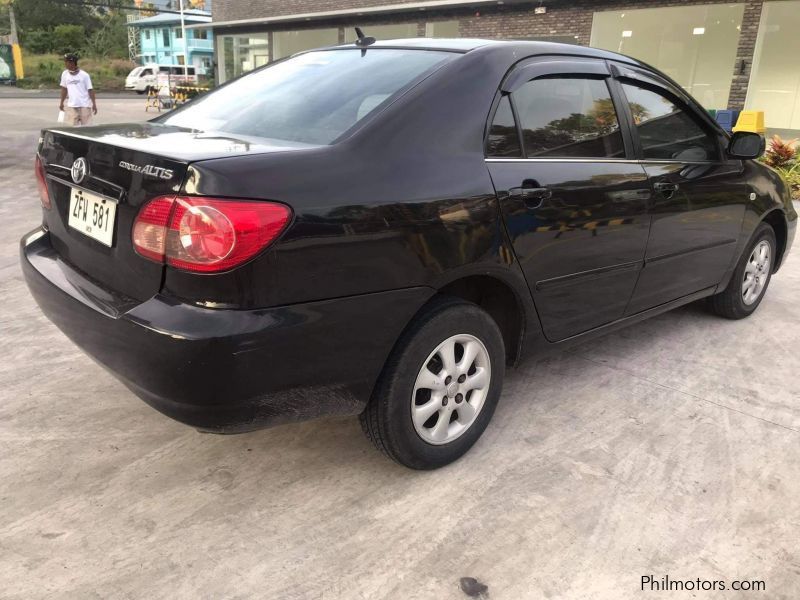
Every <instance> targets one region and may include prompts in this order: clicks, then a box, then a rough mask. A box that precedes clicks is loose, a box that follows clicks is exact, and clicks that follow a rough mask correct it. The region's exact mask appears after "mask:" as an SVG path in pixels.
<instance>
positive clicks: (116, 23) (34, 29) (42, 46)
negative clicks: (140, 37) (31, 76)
mask: <svg viewBox="0 0 800 600" xmlns="http://www.w3.org/2000/svg"><path fill="white" fill-rule="evenodd" d="M0 1H2V0H0ZM104 1H105V2H107V6H84V5H81V4H80V3H76V2H67V1H63V0H62V1H58V0H14V8H15V11H16V15H17V24H18V27H19V34H20V43H21V44H22V49H23V52H27V53H33V54H50V53H55V54H63V53H64V52H66V51H68V50H69V51H72V52H77V53H78V54H79V55H81V56H83V57H87V56H96V57H101V58H105V57H110V58H124V57H125V56H127V54H128V38H127V29H126V23H125V12H124V11H123V10H121V9H120V8H119V7H120V6H129V5H131V4H133V1H132V0H131V1H128V0H104Z"/></svg>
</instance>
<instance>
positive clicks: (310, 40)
mask: <svg viewBox="0 0 800 600" xmlns="http://www.w3.org/2000/svg"><path fill="white" fill-rule="evenodd" d="M338 43H339V29H338V28H333V29H301V30H299V31H276V32H274V33H273V34H272V60H278V59H280V58H285V57H287V56H291V55H292V54H295V53H297V52H302V51H303V50H311V49H312V48H322V47H324V46H334V45H336V44H338Z"/></svg>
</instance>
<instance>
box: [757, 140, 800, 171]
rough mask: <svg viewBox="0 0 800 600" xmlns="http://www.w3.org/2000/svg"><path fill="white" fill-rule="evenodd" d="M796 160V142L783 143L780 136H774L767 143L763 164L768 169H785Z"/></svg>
mask: <svg viewBox="0 0 800 600" xmlns="http://www.w3.org/2000/svg"><path fill="white" fill-rule="evenodd" d="M796 158H797V140H789V141H784V140H783V139H781V136H779V135H774V136H772V139H771V140H770V141H769V144H768V146H767V151H766V153H765V154H764V162H766V163H767V164H768V165H769V166H770V167H775V168H786V167H789V166H790V165H791V163H792V162H793V161H794V160H796Z"/></svg>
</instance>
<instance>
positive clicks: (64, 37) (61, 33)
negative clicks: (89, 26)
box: [52, 25, 86, 55]
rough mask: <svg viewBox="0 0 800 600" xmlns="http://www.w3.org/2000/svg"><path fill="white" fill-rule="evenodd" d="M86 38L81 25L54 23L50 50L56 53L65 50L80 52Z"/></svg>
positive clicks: (61, 52)
mask: <svg viewBox="0 0 800 600" xmlns="http://www.w3.org/2000/svg"><path fill="white" fill-rule="evenodd" d="M85 40H86V31H85V30H84V28H83V25H56V27H55V29H53V45H52V50H53V52H55V53H56V54H62V55H63V54H64V53H66V52H77V53H78V54H80V53H81V50H82V49H83V47H84V43H85Z"/></svg>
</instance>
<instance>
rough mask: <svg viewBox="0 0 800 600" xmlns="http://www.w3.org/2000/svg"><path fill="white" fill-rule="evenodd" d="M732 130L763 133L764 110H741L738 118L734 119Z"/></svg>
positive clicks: (764, 129)
mask: <svg viewBox="0 0 800 600" xmlns="http://www.w3.org/2000/svg"><path fill="white" fill-rule="evenodd" d="M733 131H752V132H753V133H761V134H763V133H764V132H765V131H766V127H764V111H763V110H743V111H742V112H741V113H740V114H739V120H738V121H736V125H735V126H734V127H733Z"/></svg>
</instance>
